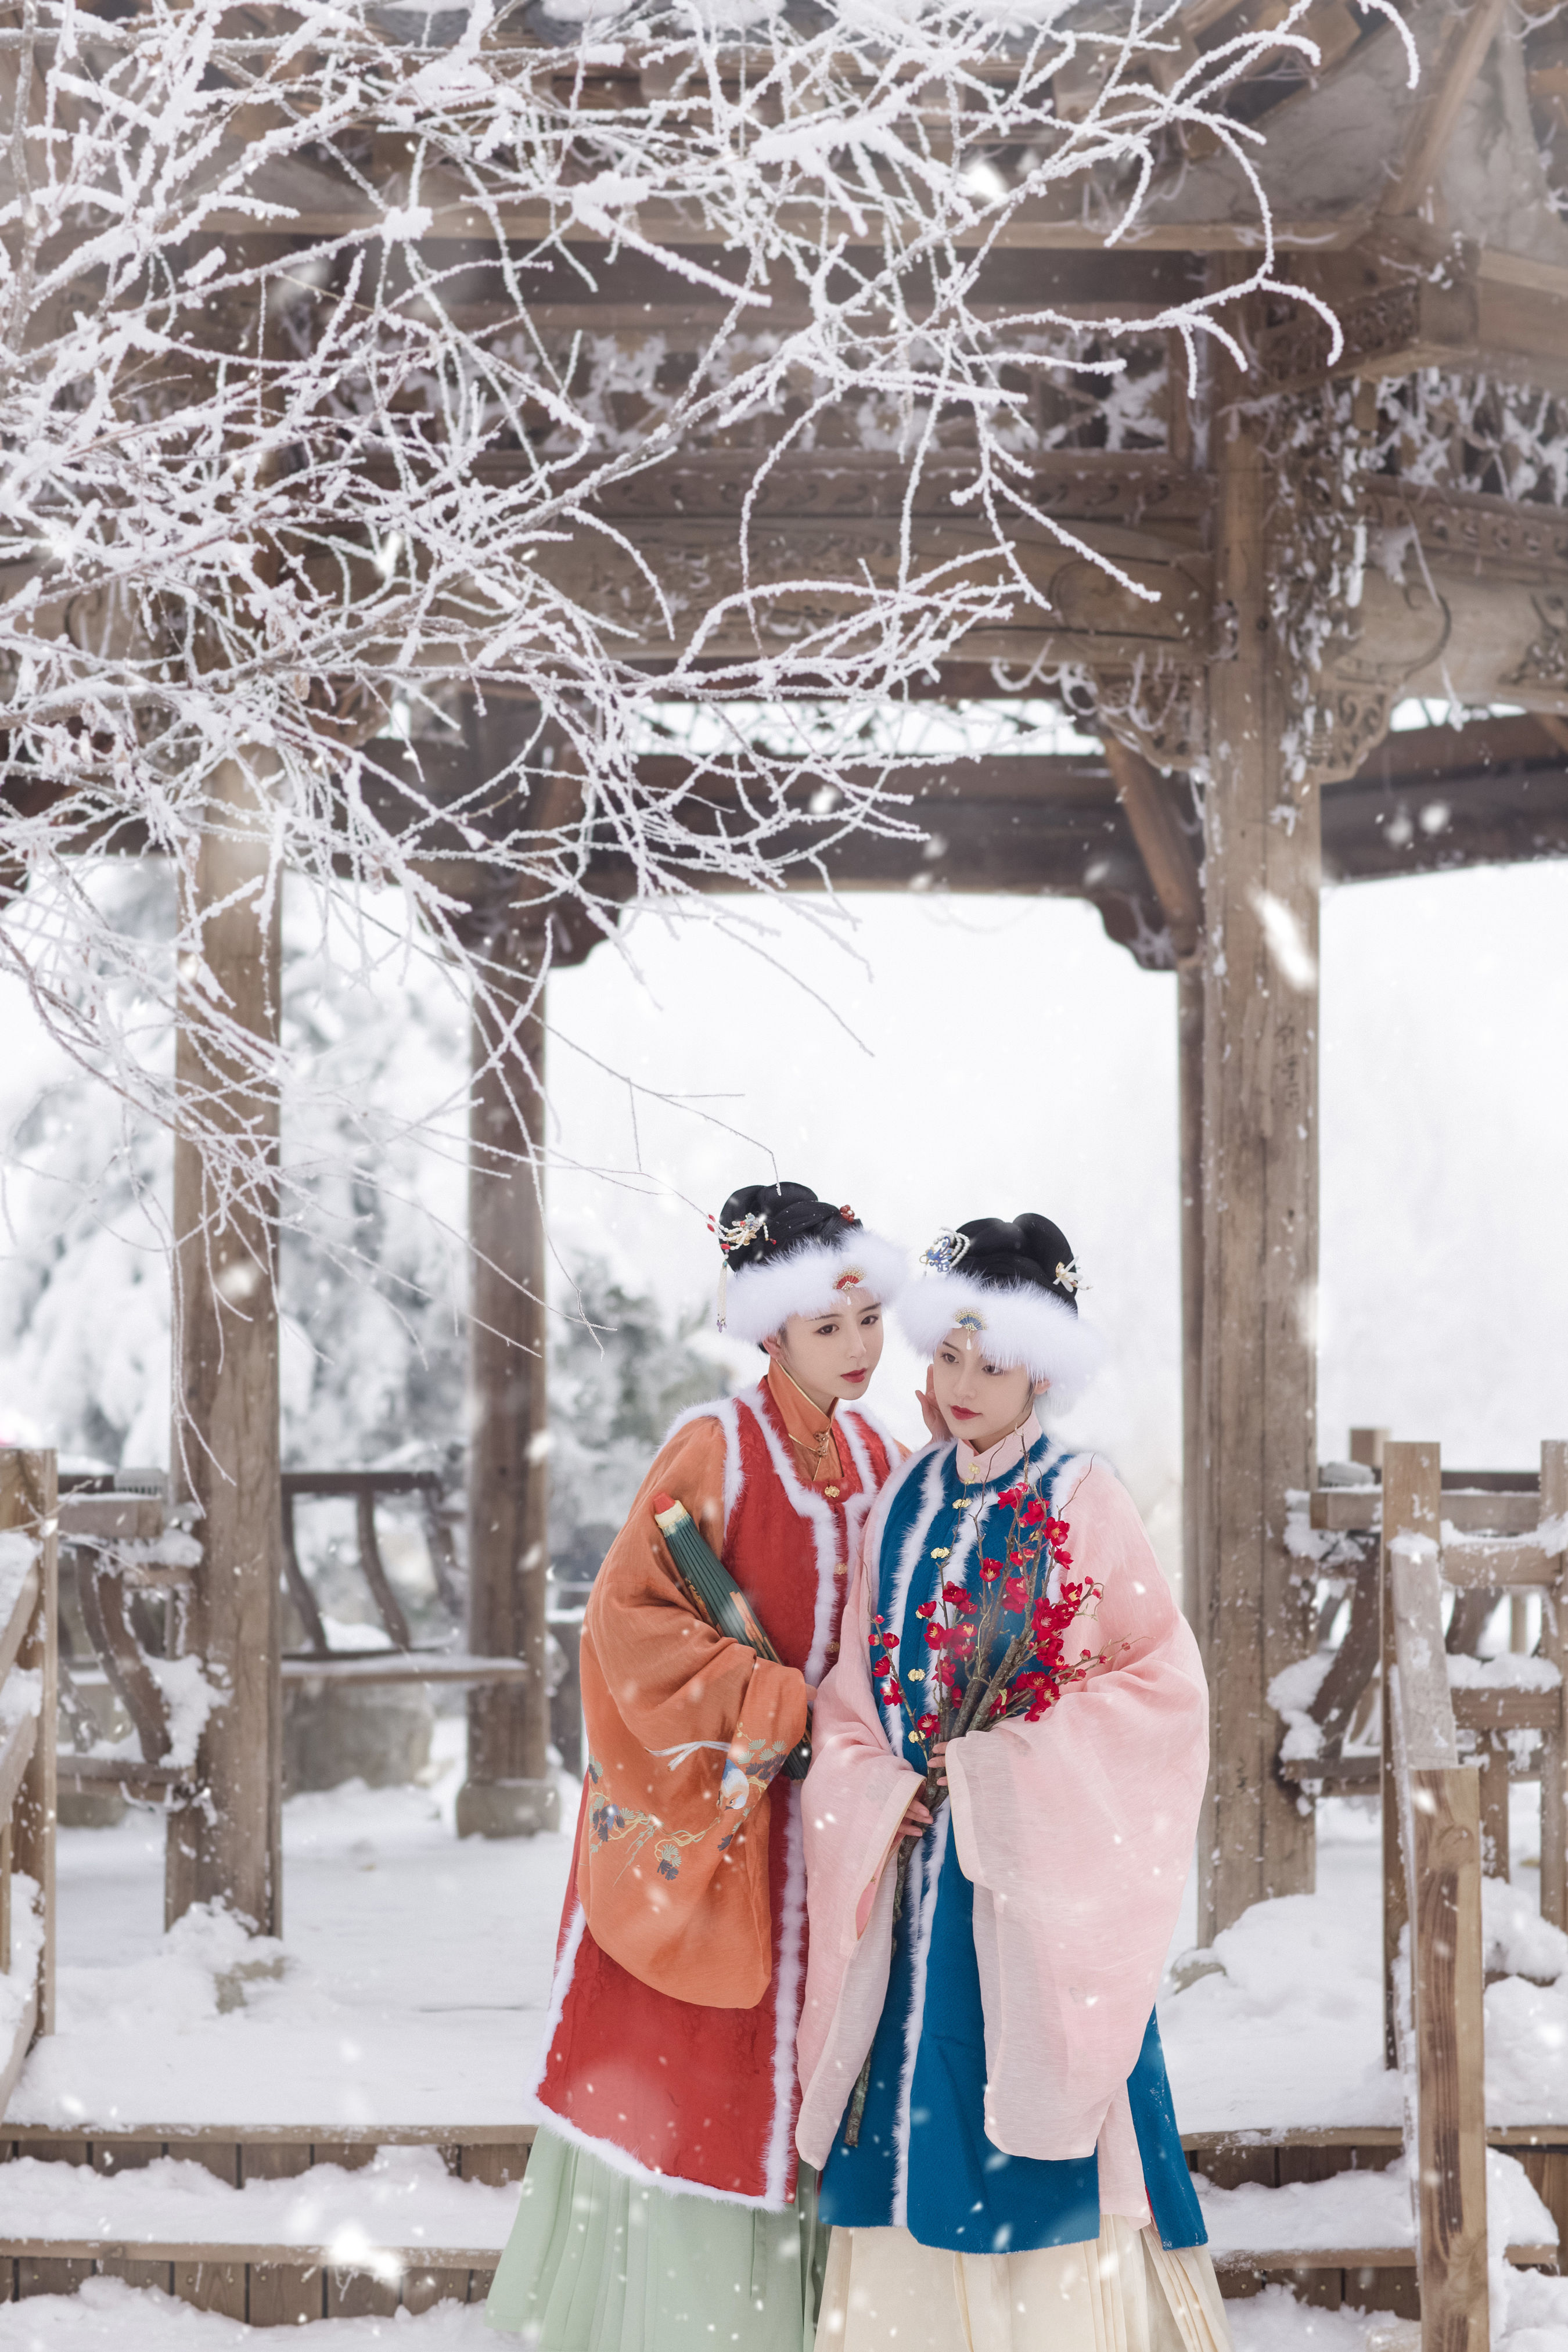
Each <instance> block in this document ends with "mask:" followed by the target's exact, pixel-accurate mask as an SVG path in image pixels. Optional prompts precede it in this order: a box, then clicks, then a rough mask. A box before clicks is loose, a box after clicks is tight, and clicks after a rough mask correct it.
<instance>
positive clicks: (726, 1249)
mask: <svg viewBox="0 0 1568 2352" xmlns="http://www.w3.org/2000/svg"><path fill="white" fill-rule="evenodd" d="M708 1230H709V1232H710V1234H712V1235H713V1237H714V1239H715V1240H716V1241H717V1243H718V1244H719V1252H720V1256H719V1328H720V1330H721V1331H722V1330H723V1329H724V1328H725V1322H724V1309H725V1307H727V1306H728V1304H729V1293H730V1259H731V1255H732V1254H733V1253H734V1252H735V1251H736V1250H743V1249H745V1248H747V1247H748V1246H749V1245H750V1244H752V1242H754V1241H756V1240H757V1239H758V1238H759V1237H760V1236H761V1235H763V1234H768V1221H767V1219H766V1217H764V1216H763V1214H762V1213H761V1212H760V1211H753V1212H752V1213H750V1214H749V1215H747V1216H744V1217H737V1218H736V1220H735V1222H734V1223H733V1224H732V1225H721V1223H719V1221H718V1219H717V1218H716V1217H710V1218H709V1220H708ZM768 1240H769V1242H770V1244H771V1242H772V1240H773V1236H772V1234H768Z"/></svg>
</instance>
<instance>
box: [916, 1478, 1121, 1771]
mask: <svg viewBox="0 0 1568 2352" xmlns="http://www.w3.org/2000/svg"><path fill="white" fill-rule="evenodd" d="M996 1501H997V1504H998V1505H999V1506H1000V1507H1002V1508H1004V1509H1005V1510H1008V1511H1010V1512H1011V1513H1012V1524H1011V1526H1010V1527H1009V1528H1008V1529H1007V1531H1006V1534H1005V1538H1004V1542H1003V1546H1002V1552H1001V1556H1000V1557H999V1558H994V1559H993V1558H990V1557H987V1556H986V1555H985V1554H984V1552H982V1556H981V1559H980V1560H979V1563H978V1565H979V1575H980V1584H981V1588H982V1590H981V1596H980V1598H979V1599H978V1600H977V1599H976V1597H975V1596H974V1594H973V1593H972V1592H971V1591H969V1590H968V1588H967V1587H966V1586H964V1585H962V1584H955V1583H953V1582H952V1580H947V1581H945V1582H944V1583H943V1585H942V1592H941V1595H940V1597H939V1598H938V1599H936V1600H934V1601H921V1603H920V1605H919V1606H918V1608H917V1609H916V1611H915V1614H916V1616H917V1617H921V1618H923V1619H924V1621H925V1629H926V1646H927V1648H928V1649H929V1650H930V1651H931V1653H932V1657H931V1666H930V1668H929V1670H927V1669H921V1670H918V1672H919V1673H920V1675H921V1678H922V1679H923V1677H924V1675H925V1673H926V1672H928V1671H929V1675H930V1679H931V1682H932V1684H934V1685H935V1697H936V1706H935V1707H934V1708H932V1707H931V1706H926V1707H925V1708H923V1709H922V1711H921V1713H919V1714H916V1713H915V1711H914V1709H913V1707H911V1706H910V1702H909V1700H908V1698H907V1697H906V1696H905V1693H904V1688H903V1685H902V1684H901V1683H900V1680H899V1675H898V1670H897V1668H896V1667H895V1665H894V1664H893V1654H894V1652H895V1651H896V1649H897V1647H898V1636H897V1634H896V1633H889V1631H888V1629H887V1627H886V1625H885V1624H884V1622H883V1620H882V1619H881V1618H880V1617H879V1618H878V1620H877V1622H876V1624H875V1626H874V1627H873V1629H872V1633H871V1675H872V1679H873V1680H874V1682H875V1683H876V1685H877V1696H879V1699H880V1700H881V1701H882V1703H883V1705H884V1706H900V1707H901V1708H902V1709H903V1711H904V1713H905V1714H906V1715H907V1716H908V1717H909V1719H910V1726H911V1727H912V1730H913V1735H914V1739H915V1744H916V1745H917V1746H918V1747H920V1748H925V1749H927V1750H928V1751H929V1750H930V1748H931V1747H932V1745H933V1744H934V1743H935V1742H937V1741H938V1740H947V1739H959V1738H963V1734H964V1733H965V1732H966V1731H970V1730H980V1731H984V1730H987V1729H989V1727H990V1726H991V1725H992V1724H994V1723H1002V1722H1005V1720H1006V1718H1007V1717H1009V1716H1022V1717H1023V1718H1024V1720H1025V1722H1026V1723H1038V1722H1039V1720H1040V1717H1042V1716H1043V1715H1044V1714H1045V1713H1046V1712H1047V1709H1048V1708H1050V1707H1052V1706H1055V1705H1056V1703H1057V1700H1058V1698H1059V1697H1060V1696H1061V1694H1062V1691H1063V1690H1064V1689H1065V1688H1066V1687H1067V1686H1068V1685H1069V1684H1071V1683H1075V1682H1082V1681H1083V1679H1084V1678H1085V1676H1086V1675H1089V1674H1090V1673H1091V1672H1092V1671H1093V1669H1094V1668H1095V1667H1096V1666H1102V1665H1104V1664H1105V1663H1106V1659H1105V1656H1104V1655H1103V1654H1100V1653H1094V1652H1090V1651H1089V1650H1087V1649H1085V1650H1080V1651H1079V1654H1078V1657H1077V1658H1076V1659H1075V1660H1072V1661H1070V1662H1069V1661H1068V1655H1067V1637H1068V1631H1069V1629H1070V1628H1071V1627H1072V1626H1073V1625H1074V1624H1075V1623H1076V1622H1077V1621H1078V1620H1079V1617H1081V1616H1082V1615H1083V1613H1084V1612H1085V1610H1087V1609H1089V1608H1090V1607H1091V1606H1092V1605H1093V1603H1094V1602H1096V1601H1098V1600H1099V1599H1100V1587H1099V1585H1097V1584H1096V1583H1095V1582H1094V1580H1093V1579H1092V1577H1081V1578H1079V1580H1078V1581H1077V1582H1076V1583H1069V1582H1068V1579H1067V1575H1066V1573H1065V1571H1066V1570H1068V1569H1070V1568H1071V1566H1072V1554H1071V1552H1069V1551H1068V1549H1067V1537H1068V1533H1069V1529H1068V1523H1067V1521H1066V1520H1065V1519H1057V1518H1053V1517H1051V1515H1050V1513H1049V1511H1048V1510H1047V1507H1046V1506H1045V1504H1044V1503H1043V1502H1042V1501H1041V1499H1040V1497H1039V1496H1038V1495H1037V1494H1036V1493H1035V1491H1034V1489H1033V1487H1032V1486H1028V1485H1024V1486H1009V1487H1006V1488H1005V1489H1004V1491H1003V1492H1002V1493H1001V1494H999V1495H998V1496H997V1497H996ZM950 1556H951V1547H947V1548H944V1549H939V1550H936V1551H934V1552H933V1554H932V1557H933V1558H935V1559H947V1558H949V1557H950ZM1053 1571H1054V1572H1055V1574H1056V1579H1057V1597H1056V1599H1055V1600H1052V1598H1051V1597H1050V1585H1051V1580H1052V1575H1053ZM1019 1617H1021V1618H1022V1619H1023V1620H1024V1622H1023V1624H1022V1625H1021V1626H1019V1627H1017V1628H1016V1630H1015V1631H1012V1632H1007V1630H1006V1621H1007V1620H1008V1619H1016V1618H1019ZM1004 1634H1005V1643H1004V1642H1003V1641H1002V1637H1003V1635H1004ZM999 1643H1001V1650H1000V1655H998V1654H997V1653H998V1645H999ZM915 1679H916V1675H910V1680H911V1681H913V1680H915ZM928 1788H929V1779H928ZM933 1801H940V1792H934V1793H931V1794H928V1795H927V1798H926V1802H927V1803H928V1804H929V1803H931V1802H933Z"/></svg>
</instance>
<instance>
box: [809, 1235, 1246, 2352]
mask: <svg viewBox="0 0 1568 2352" xmlns="http://www.w3.org/2000/svg"><path fill="white" fill-rule="evenodd" d="M927 1262H928V1265H931V1268H932V1270H931V1273H930V1274H929V1276H928V1278H927V1279H926V1280H925V1281H923V1282H921V1284H919V1285H918V1286H916V1287H915V1289H914V1291H913V1293H912V1294H910V1295H909V1296H910V1299H911V1304H910V1307H909V1308H908V1310H907V1311H905V1313H904V1320H905V1322H906V1328H909V1329H910V1337H911V1338H913V1339H915V1340H916V1342H917V1344H918V1345H920V1346H921V1348H922V1349H924V1350H925V1351H927V1352H929V1353H930V1354H931V1373H930V1375H929V1376H928V1381H927V1395H926V1404H927V1418H928V1422H930V1423H931V1426H932V1429H933V1436H934V1435H935V1433H936V1432H938V1431H940V1432H941V1436H940V1438H939V1439H938V1440H937V1442H935V1443H933V1444H932V1445H931V1446H930V1447H929V1448H928V1449H927V1450H926V1451H925V1452H924V1453H923V1454H919V1455H917V1456H915V1457H914V1459H913V1460H912V1461H911V1462H910V1464H909V1465H906V1467H905V1469H904V1470H903V1472H902V1473H901V1474H900V1475H897V1476H896V1477H895V1478H894V1479H893V1480H892V1481H891V1482H890V1483H889V1487H888V1488H887V1490H886V1491H885V1494H884V1496H883V1498H882V1501H881V1503H880V1505H879V1508H878V1511H877V1513H876V1515H875V1516H874V1517H873V1520H872V1522H871V1524H870V1526H869V1527H868V1531H867V1540H866V1546H865V1549H864V1552H863V1556H862V1560H861V1564H860V1570H859V1572H858V1579H857V1585H856V1589H855V1591H854V1592H853V1593H852V1595H851V1601H850V1607H849V1610H848V1612H847V1616H846V1624H845V1639H844V1652H843V1656H842V1660H841V1663H840V1665H839V1667H838V1668H837V1671H836V1673H835V1674H834V1675H833V1676H831V1677H830V1678H829V1680H828V1682H827V1683H826V1685H824V1689H823V1692H822V1696H821V1699H820V1701H819V1704H818V1709H817V1717H816V1753H817V1759H818V1761H817V1763H816V1766H815V1767H814V1769H813V1773H812V1776H811V1780H810V1783H809V1784H808V1791H807V1793H808V1799H815V1800H816V1802H815V1803H808V1807H807V1816H808V1825H807V1835H806V1855H807V1889H808V1905H809V1908H810V1915H811V1928H812V1947H811V1948H812V1962H811V1976H810V1979H808V1986H807V1995H806V2017H805V2021H803V2025H802V2038H801V2060H802V2082H803V2089H804V2099H803V2107H802V2114H801V2120H800V2126H799V2134H798V2137H799V2145H800V2147H801V2149H802V2152H803V2154H806V2155H807V2156H808V2157H810V2158H811V2160H813V2161H815V2162H817V2163H820V2164H822V2165H823V2168H824V2169H823V2176H822V2182H821V2190H820V2208H819V2210H820V2217H821V2220H822V2221H823V2222H824V2223H826V2224H830V2225H831V2226H832V2228H833V2231H834V2236H833V2240H832V2242H831V2246H830V2250H829V2256H828V2270H827V2281H826V2289H825V2294H824V2302H823V2315H822V2320H821V2323H820V2326H819V2331H818V2336H817V2344H818V2352H828V2347H833V2352H911V2347H913V2352H1024V2347H1029V2352H1035V2347H1044V2346H1046V2345H1047V2344H1048V2345H1049V2346H1050V2347H1051V2352H1111V2347H1115V2352H1144V2348H1145V2347H1155V2348H1156V2352H1223V2347H1225V2346H1226V2344H1227V2342H1228V2336H1227V2334H1226V2325H1225V2319H1224V2315H1223V2311H1222V2309H1221V2306H1220V2303H1219V2297H1218V2291H1217V2288H1216V2286H1215V2278H1214V2269H1213V2264H1212V2263H1211V2261H1210V2259H1209V2257H1208V2255H1207V2253H1206V2252H1205V2251H1204V2237H1205V2232H1204V2227H1203V2221H1202V2217H1201V2215H1200V2212H1199V2209H1198V2204H1197V2200H1196V2197H1195V2196H1194V2190H1193V2187H1192V2181H1191V2178H1190V2176H1189V2174H1188V2171H1187V2167H1186V2163H1185V2160H1184V2157H1183V2153H1182V2147H1181V2141H1180V2137H1179V2135H1178V2132H1177V2128H1176V2121H1175V2116H1174V2113H1173V2107H1172V2103H1171V2094H1170V2086H1169V2084H1168V2082H1167V2080H1166V2075H1165V2066H1164V2060H1163V2054H1162V2052H1161V2048H1160V2037H1159V2029H1158V2027H1157V2025H1156V2023H1155V2020H1154V2015H1153V2000H1152V1994H1153V1986H1154V1983H1155V1982H1156V1981H1157V1979H1158V1975H1159V1969H1160V1966H1161V1963H1162V1962H1163V1956H1164V1950H1165V1947H1166V1944H1167V1943H1168V1940H1169V1937H1170V1934H1171V1932H1172V1929H1173V1924H1174V1911H1175V1906H1176V1904H1177V1903H1178V1902H1179V1899H1180V1895H1181V1891H1182V1883H1183V1879H1184V1874H1185V1863H1186V1858H1187V1855H1188V1854H1189V1853H1190V1850H1191V1842H1192V1836H1193V1832H1194V1829H1195V1826H1196V1813H1197V1804H1198V1801H1199V1799H1200V1797H1201V1792H1202V1788H1203V1781H1204V1774H1205V1765H1206V1739H1207V1729H1206V1698H1205V1691H1204V1685H1203V1677H1202V1669H1201V1666H1200V1664H1199V1663H1198V1660H1197V1656H1196V1650H1195V1645H1194V1643H1193V1641H1192V1636H1191V1633H1190V1632H1189V1631H1188V1629H1187V1628H1186V1626H1185V1625H1184V1623H1183V1622H1182V1620H1181V1618H1180V1616H1179V1614H1178V1612H1176V1610H1175V1607H1174V1604H1173V1601H1172V1600H1171V1597H1170V1593H1169V1590H1168V1588H1167V1587H1166V1585H1165V1582H1164V1580H1163V1576H1162V1575H1161V1573H1160V1570H1159V1568H1158V1566H1157V1564H1156V1562H1155V1561H1154V1559H1153V1556H1152V1552H1151V1551H1150V1549H1149V1546H1148V1542H1147V1538H1145V1536H1144V1535H1143V1531H1142V1526H1141V1525H1140V1523H1139V1521H1138V1518H1137V1515H1136V1512H1135V1511H1134V1510H1133V1508H1132V1506H1131V1501H1130V1499H1129V1498H1128V1497H1127V1496H1126V1494H1125V1492H1124V1490H1123V1489H1122V1488H1121V1486H1120V1484H1119V1482H1118V1481H1117V1480H1116V1479H1115V1477H1114V1475H1113V1474H1112V1473H1111V1472H1110V1470H1109V1469H1108V1468H1107V1467H1106V1465H1104V1464H1103V1463H1100V1462H1096V1461H1093V1460H1091V1459H1088V1458H1086V1457H1083V1456H1081V1455H1080V1456H1077V1457H1069V1456H1068V1454H1066V1452H1065V1451H1064V1450H1063V1448H1062V1447H1061V1446H1059V1445H1058V1444H1055V1443H1054V1442H1053V1441H1052V1440H1051V1439H1050V1438H1049V1437H1047V1435H1046V1434H1045V1433H1044V1432H1043V1430H1042V1428H1041V1426H1040V1423H1039V1422H1038V1420H1037V1417H1036V1412H1035V1404H1036V1400H1037V1397H1038V1396H1040V1395H1041V1394H1043V1393H1044V1392H1045V1391H1047V1389H1053V1388H1054V1389H1056V1390H1057V1391H1058V1394H1059V1392H1060V1391H1061V1390H1062V1389H1063V1388H1065V1387H1067V1386H1068V1385H1069V1384H1070V1383H1072V1382H1073V1381H1076V1380H1077V1379H1078V1378H1079V1377H1080V1376H1081V1374H1082V1372H1083V1370H1084V1369H1085V1366H1086V1360H1087V1356H1088V1347H1087V1335H1086V1333H1085V1332H1084V1330H1083V1328H1082V1327H1081V1326H1080V1325H1079V1320H1078V1311H1077V1307H1078V1303H1077V1297H1076V1290H1077V1286H1078V1277H1077V1269H1076V1266H1075V1265H1074V1263H1073V1259H1072V1253H1071V1251H1070V1249H1069V1247H1068V1244H1067V1242H1066V1240H1065V1239H1064V1237H1063V1236H1062V1234H1061V1233H1060V1232H1059V1230H1058V1228H1057V1227H1056V1226H1055V1225H1053V1224H1051V1223H1049V1221H1048V1220H1047V1219H1044V1218H1037V1217H1020V1218H1018V1219H1016V1220H1013V1221H1006V1222H1005V1221H1002V1220H999V1219H980V1220H976V1221H974V1222H973V1223H971V1224H968V1225H963V1226H960V1227H958V1228H957V1230H956V1232H953V1233H951V1234H946V1235H944V1236H943V1237H942V1241H941V1242H940V1243H939V1244H935V1245H933V1251H932V1252H929V1253H928V1254H927ZM1069 1541H1070V1545H1071V1549H1070V1551H1069V1550H1068V1543H1069ZM857 1611H858V1621H857ZM855 1622H859V1624H860V1625H861V1628H862V1631H863V1636H864V1638H863V1640H862V1641H861V1642H858V1643H857V1642H856V1641H854V1640H853V1639H852V1638H851V1627H852V1625H853V1624H854V1623H855ZM1004 1656H1006V1657H1007V1658H1008V1659H1009V1663H1010V1669H1011V1679H1010V1689H1011V1693H1012V1696H1011V1699H1010V1702H1009V1711H1008V1712H1007V1713H1006V1714H1005V1715H1004V1714H1003V1713H1002V1712H1001V1711H1000V1710H998V1712H997V1713H995V1714H994V1715H992V1716H991V1717H990V1719H989V1720H986V1721H984V1722H982V1721H981V1720H979V1719H976V1720H975V1721H973V1722H970V1721H968V1720H967V1719H966V1717H965V1716H964V1714H963V1700H964V1697H965V1695H966V1693H967V1692H968V1690H969V1685H970V1680H971V1677H973V1676H974V1675H981V1676H982V1677H983V1678H984V1677H985V1676H986V1675H987V1672H988V1670H990V1671H993V1672H994V1668H995V1666H996V1665H997V1664H998V1663H999V1662H1000V1661H1001V1659H1002V1658H1003V1657H1004ZM1020 1674H1022V1675H1024V1676H1025V1680H1024V1682H1023V1684H1022V1685H1020V1684H1019V1683H1018V1680H1017V1676H1018V1675H1020ZM1031 1677H1032V1679H1031ZM943 1688H945V1693H946V1697H945V1703H943V1702H942V1700H941V1699H939V1696H938V1694H939V1691H940V1690H942V1689H943ZM973 1696H974V1698H975V1699H978V1697H979V1692H978V1691H976V1692H975V1693H974V1695H973ZM944 1729H945V1731H946V1733H947V1737H946V1738H942V1737H941V1734H942V1731H943V1730H944ZM1151 1767H1153V1769H1155V1771H1156V1772H1157V1774H1158V1788H1157V1790H1156V1789H1154V1788H1152V1786H1151V1782H1150V1778H1149V1775H1150V1769H1151ZM900 1800H901V1801H900ZM900 1817H901V1818H900ZM1151 1823H1152V1834H1151ZM900 1847H901V1851H902V1853H903V1855H904V1857H905V1859H904V1861H903V1863H902V1864H900V1862H899V1860H898V1859H897V1858H896V1857H897V1855H898V1853H899V1852H900ZM851 1910H852V1913H853V1916H852V1918H850V1917H849V1916H847V1914H849V1913H850V1912H851ZM884 1971H885V1974H884V1973H883V1972H884ZM868 2040H869V2047H868V2048H867V2041H868ZM852 2058H853V2059H854V2061H855V2064H854V2065H853V2066H851V2065H850V2063H849V2062H850V2060H851V2059H852Z"/></svg>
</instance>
